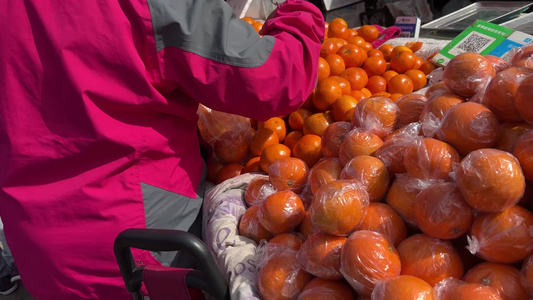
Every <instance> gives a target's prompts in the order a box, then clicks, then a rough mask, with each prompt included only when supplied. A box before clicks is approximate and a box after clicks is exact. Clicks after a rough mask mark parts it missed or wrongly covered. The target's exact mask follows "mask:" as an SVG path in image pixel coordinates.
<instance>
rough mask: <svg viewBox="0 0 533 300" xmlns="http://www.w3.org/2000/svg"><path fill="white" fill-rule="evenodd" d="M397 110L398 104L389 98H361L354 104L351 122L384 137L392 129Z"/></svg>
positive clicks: (395, 120)
mask: <svg viewBox="0 0 533 300" xmlns="http://www.w3.org/2000/svg"><path fill="white" fill-rule="evenodd" d="M398 112H399V109H398V106H397V105H396V104H395V103H394V102H392V100H390V99H389V98H384V97H376V98H368V99H363V100H361V101H359V102H358V103H357V105H356V106H355V111H354V114H353V117H352V124H353V125H354V126H356V127H359V128H362V129H365V130H368V131H369V132H371V133H374V134H376V135H377V136H378V137H380V138H384V137H386V136H387V135H389V134H390V133H391V132H392V131H393V130H394V128H395V126H396V123H397V122H398Z"/></svg>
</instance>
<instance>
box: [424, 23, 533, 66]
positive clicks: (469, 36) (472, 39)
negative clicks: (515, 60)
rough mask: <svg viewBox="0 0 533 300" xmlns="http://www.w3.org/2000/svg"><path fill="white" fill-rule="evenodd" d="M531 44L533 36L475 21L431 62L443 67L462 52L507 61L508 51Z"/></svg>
mask: <svg viewBox="0 0 533 300" xmlns="http://www.w3.org/2000/svg"><path fill="white" fill-rule="evenodd" d="M531 43H533V36H531V35H529V34H526V33H523V32H520V31H515V30H512V29H509V28H506V27H503V26H499V25H496V24H493V23H490V22H486V21H481V20H477V21H476V22H474V24H473V25H471V26H469V27H468V28H467V29H465V30H464V31H463V32H461V33H460V34H459V35H458V36H457V37H455V38H454V39H453V40H451V41H450V42H449V43H448V44H447V45H446V46H444V48H443V49H442V50H441V51H440V52H439V53H438V54H437V55H435V56H434V57H433V59H432V61H433V62H434V63H436V64H438V65H440V66H445V65H446V64H447V63H448V62H449V61H450V59H452V58H453V57H455V56H456V55H459V54H461V53H463V52H476V53H479V54H482V55H486V54H490V55H494V56H497V57H501V58H503V59H507V58H508V52H509V50H511V49H512V48H516V47H521V46H524V45H528V44H531Z"/></svg>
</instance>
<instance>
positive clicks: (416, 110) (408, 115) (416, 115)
mask: <svg viewBox="0 0 533 300" xmlns="http://www.w3.org/2000/svg"><path fill="white" fill-rule="evenodd" d="M395 103H396V105H397V106H398V109H399V110H400V111H399V113H398V124H397V125H396V127H400V128H401V127H403V126H406V125H408V124H410V123H413V122H418V121H420V116H421V115H422V111H424V108H425V107H426V104H427V98H426V97H425V96H424V95H420V94H408V95H402V96H400V97H398V99H397V100H396V101H395Z"/></svg>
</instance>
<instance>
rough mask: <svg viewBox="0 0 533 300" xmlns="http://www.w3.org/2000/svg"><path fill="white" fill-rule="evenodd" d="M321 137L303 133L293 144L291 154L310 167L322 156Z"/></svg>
mask: <svg viewBox="0 0 533 300" xmlns="http://www.w3.org/2000/svg"><path fill="white" fill-rule="evenodd" d="M321 140H322V139H321V138H320V137H319V136H318V135H315V134H306V135H304V136H303V137H302V138H301V139H300V140H298V142H296V144H295V145H294V148H293V151H292V156H294V157H296V158H299V159H301V160H302V161H304V162H305V163H306V164H307V165H308V166H309V167H310V168H311V167H313V166H314V165H315V164H316V163H317V162H318V161H319V160H320V158H322V146H321Z"/></svg>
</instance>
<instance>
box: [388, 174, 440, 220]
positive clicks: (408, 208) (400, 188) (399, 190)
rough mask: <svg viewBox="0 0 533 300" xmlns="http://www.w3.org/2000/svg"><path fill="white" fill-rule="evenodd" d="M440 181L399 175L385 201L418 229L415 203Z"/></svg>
mask: <svg viewBox="0 0 533 300" xmlns="http://www.w3.org/2000/svg"><path fill="white" fill-rule="evenodd" d="M436 182H439V181H429V180H421V179H418V178H416V177H412V176H411V175H409V174H398V175H396V178H395V179H394V181H393V182H392V184H391V187H390V188H389V192H388V193H387V197H386V198H385V201H386V202H387V204H388V205H389V206H390V207H392V208H393V209H394V210H395V211H396V212H397V213H398V214H399V215H400V216H402V218H403V219H404V220H405V221H406V222H407V223H408V224H409V225H411V226H414V227H416V215H415V208H414V205H415V201H416V196H417V195H418V193H420V191H422V190H423V189H425V188H427V187H429V186H431V185H433V184H435V183H436Z"/></svg>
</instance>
